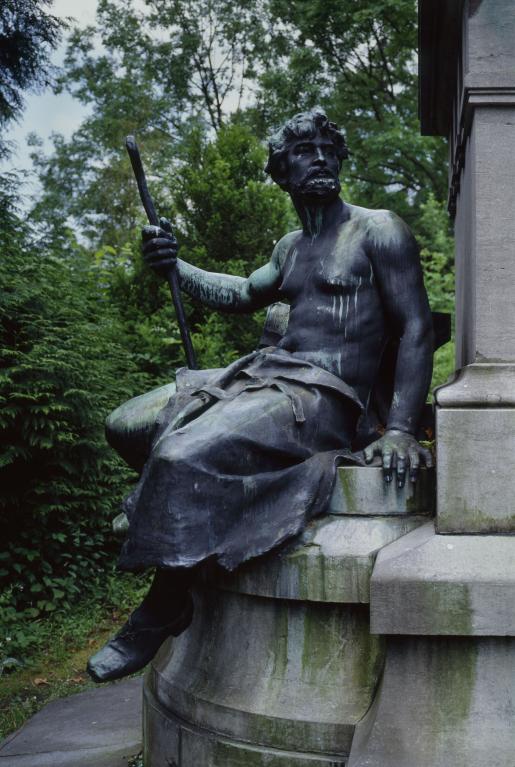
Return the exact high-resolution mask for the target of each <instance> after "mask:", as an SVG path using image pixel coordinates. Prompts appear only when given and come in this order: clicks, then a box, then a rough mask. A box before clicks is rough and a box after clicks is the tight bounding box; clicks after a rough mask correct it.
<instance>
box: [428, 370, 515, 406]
mask: <svg viewBox="0 0 515 767" xmlns="http://www.w3.org/2000/svg"><path fill="white" fill-rule="evenodd" d="M434 398H435V403H436V405H437V406H439V407H446V408H464V407H485V408H487V407H493V408H504V407H506V408H513V407H515V365H514V364H509V363H491V362H487V363H483V362H474V363H472V364H470V365H466V366H465V367H463V368H461V369H460V370H457V371H456V373H455V375H454V378H453V380H452V381H450V382H449V383H445V384H443V385H442V386H439V387H437V388H436V389H435V391H434Z"/></svg>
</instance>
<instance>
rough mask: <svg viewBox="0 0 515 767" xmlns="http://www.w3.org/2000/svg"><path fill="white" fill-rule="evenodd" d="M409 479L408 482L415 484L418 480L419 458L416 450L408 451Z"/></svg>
mask: <svg viewBox="0 0 515 767" xmlns="http://www.w3.org/2000/svg"><path fill="white" fill-rule="evenodd" d="M409 467H410V469H409V478H410V482H416V481H417V479H418V470H419V468H420V458H419V455H418V450H410V451H409Z"/></svg>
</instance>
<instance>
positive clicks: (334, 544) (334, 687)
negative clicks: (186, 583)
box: [145, 467, 432, 767]
mask: <svg viewBox="0 0 515 767" xmlns="http://www.w3.org/2000/svg"><path fill="white" fill-rule="evenodd" d="M340 471H343V472H345V474H346V476H347V477H349V476H352V474H353V473H357V474H359V477H358V479H357V480H356V481H355V483H354V487H355V488H356V492H355V493H354V496H353V497H354V498H355V499H356V498H358V499H359V498H361V501H359V502H358V503H357V505H356V503H353V504H349V505H348V506H347V508H346V510H344V509H343V507H342V505H340V513H339V514H337V515H333V514H331V515H327V516H325V517H321V518H319V519H317V520H314V521H313V522H312V523H311V524H310V525H309V526H308V527H307V529H306V530H305V532H304V533H303V535H302V536H300V537H299V539H297V540H295V541H293V542H292V543H290V544H289V545H288V546H285V547H283V548H282V549H281V550H280V551H275V552H271V553H270V554H269V555H267V556H265V557H261V558H260V559H259V560H255V561H254V562H251V563H249V564H247V565H246V566H244V567H241V568H239V569H238V571H237V572H236V573H235V574H233V575H231V576H228V575H225V576H221V575H220V574H219V573H215V574H214V575H213V576H212V577H206V578H205V581H204V583H203V584H201V585H199V589H198V591H197V593H196V610H195V617H194V621H193V624H192V626H191V627H190V629H189V630H188V631H187V632H185V633H184V634H183V635H182V636H181V637H179V638H178V639H177V640H174V641H172V642H170V643H167V644H166V645H165V646H164V647H163V648H162V650H161V652H160V654H159V655H158V656H157V658H156V659H155V660H154V662H153V664H152V666H151V669H150V671H149V674H148V676H147V679H146V683H145V689H146V702H145V743H146V746H145V749H146V760H147V761H146V766H147V767H167V765H169V764H170V763H174V764H176V765H177V767H193V765H195V767H196V765H202V767H251V765H256V767H258V766H259V767H260V766H261V765H263V767H265V765H266V767H270V766H271V765H274V766H275V765H277V767H304V765H306V767H307V766H308V765H309V767H311V766H312V767H318V765H320V767H326V766H327V767H329V765H331V766H332V767H335V765H342V766H343V765H345V762H346V758H347V755H348V752H349V748H350V744H351V741H352V737H353V734H354V729H355V726H356V724H357V722H359V721H360V720H361V718H362V717H363V716H364V714H365V712H366V711H367V710H368V708H369V706H370V704H371V702H372V699H373V694H374V691H375V690H376V688H377V684H378V681H379V676H380V673H381V669H382V665H383V660H384V658H383V640H382V639H381V638H380V637H377V636H371V634H370V630H369V611H368V606H367V602H368V600H369V582H370V575H371V572H372V568H373V565H374V561H375V558H376V555H377V552H378V551H379V550H380V549H381V548H382V547H383V546H385V545H386V544H388V543H390V542H391V541H393V540H396V539H397V538H399V537H400V536H403V535H405V534H406V533H407V532H409V531H411V530H413V529H415V528H416V527H417V526H420V525H422V524H424V523H425V522H426V521H427V519H428V517H427V514H424V513H421V512H423V511H427V510H428V509H430V508H431V502H430V501H428V499H427V494H430V493H431V489H432V485H431V479H430V478H427V474H429V472H428V473H426V480H425V482H424V481H423V485H422V490H419V491H418V493H417V494H415V495H414V494H413V493H412V492H411V488H410V489H406V490H405V491H404V494H403V498H401V501H400V503H398V504H394V503H393V502H392V498H391V496H390V495H387V494H385V492H384V491H383V480H382V475H381V470H380V469H376V468H370V467H369V468H361V467H350V468H345V469H342V470H340ZM367 476H368V477H369V478H370V481H371V482H372V484H373V486H374V487H375V488H376V496H375V497H374V493H372V494H370V493H369V494H368V500H367V496H366V493H365V490H364V483H365V481H366V477H367ZM393 490H394V492H395V488H393ZM364 498H365V501H366V502H363V499H364ZM383 500H384V502H385V503H386V504H387V506H388V507H389V508H390V509H392V513H391V514H390V515H389V516H388V515H386V514H384V508H383V506H382V504H383ZM351 508H352V509H358V511H359V513H356V514H354V515H351V513H350V511H351ZM367 508H368V511H367Z"/></svg>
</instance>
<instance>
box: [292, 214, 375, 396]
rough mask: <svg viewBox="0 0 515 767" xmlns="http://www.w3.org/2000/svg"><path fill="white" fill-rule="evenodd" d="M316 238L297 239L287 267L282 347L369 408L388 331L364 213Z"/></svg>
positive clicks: (353, 216) (294, 239) (351, 215)
mask: <svg viewBox="0 0 515 767" xmlns="http://www.w3.org/2000/svg"><path fill="white" fill-rule="evenodd" d="M347 210H348V211H349V213H350V217H349V218H348V219H347V220H344V221H343V222H340V223H337V224H336V225H335V226H334V227H332V228H331V229H330V230H329V231H327V232H324V233H323V234H321V235H318V236H316V237H313V238H310V237H307V236H306V235H304V234H303V233H302V232H299V233H297V234H295V235H291V236H290V237H291V243H290V245H289V247H288V249H287V252H286V255H285V257H284V262H283V265H282V270H281V271H282V274H281V277H282V280H281V285H280V287H279V294H280V295H281V297H284V298H285V299H287V300H288V301H289V303H290V306H291V308H290V318H289V323H288V329H287V332H286V334H285V336H284V337H283V339H282V341H281V342H280V344H279V346H281V347H282V348H284V349H287V350H288V351H291V352H293V353H294V354H295V355H296V356H299V357H302V358H303V359H306V360H309V361H310V362H313V363H314V364H316V365H319V366H320V367H323V368H325V369H326V370H329V371H330V372H331V373H334V374H335V375H337V376H339V377H340V378H342V379H343V380H344V381H345V382H346V383H348V384H349V385H351V386H352V387H354V389H355V390H356V392H357V393H358V395H359V397H360V399H361V401H362V402H363V403H366V401H367V399H368V395H369V392H370V388H371V386H372V384H373V382H374V379H375V376H376V371H377V367H378V364H379V361H380V357H381V351H382V347H383V343H384V338H385V333H386V328H385V315H384V310H383V307H382V305H381V299H380V295H379V291H378V286H377V281H376V278H375V275H374V269H373V265H372V261H371V260H370V257H369V252H368V251H369V248H370V243H369V242H368V240H367V227H366V217H365V216H364V212H363V209H361V208H355V207H354V206H348V207H347Z"/></svg>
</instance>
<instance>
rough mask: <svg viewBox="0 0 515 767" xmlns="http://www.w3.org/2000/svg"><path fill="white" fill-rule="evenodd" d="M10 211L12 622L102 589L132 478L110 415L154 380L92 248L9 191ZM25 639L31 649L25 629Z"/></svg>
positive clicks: (5, 493) (0, 315)
mask: <svg viewBox="0 0 515 767" xmlns="http://www.w3.org/2000/svg"><path fill="white" fill-rule="evenodd" d="M0 216H1V220H0V248H1V250H2V254H3V255H2V260H1V261H0V291H1V293H2V302H1V306H0V437H1V440H2V444H3V446H4V449H3V451H2V456H1V459H0V481H1V483H2V494H1V495H0V523H1V525H2V530H3V537H2V540H3V546H2V550H1V551H0V589H1V592H2V596H1V599H0V624H1V625H2V626H7V625H12V624H13V622H14V621H15V617H16V620H17V621H18V622H19V619H20V617H22V618H23V619H24V620H27V619H35V618H38V617H39V616H41V615H44V614H48V613H50V612H52V611H54V610H55V609H56V608H58V607H59V606H62V605H66V604H71V603H72V602H73V601H76V600H77V599H79V598H81V597H83V596H84V595H85V593H87V592H88V591H89V592H91V590H97V591H98V592H101V591H102V588H103V584H104V581H105V577H106V572H107V569H108V568H109V567H110V563H111V561H112V557H113V552H114V550H115V545H114V540H113V538H112V534H111V532H110V519H111V517H112V516H113V515H114V513H115V510H116V507H117V504H118V501H119V499H120V496H121V494H122V493H123V492H124V491H125V489H126V485H127V480H128V478H129V473H128V470H127V469H125V468H124V467H123V465H122V464H121V461H119V460H118V459H117V458H116V456H115V455H114V454H113V452H112V451H111V450H110V449H109V448H108V446H107V444H106V442H105V439H104V435H103V421H104V418H105V416H106V415H107V413H108V412H109V411H110V410H111V409H112V408H113V407H114V406H115V405H117V404H119V403H120V402H121V401H123V400H124V399H127V398H128V397H129V396H131V395H132V394H133V389H132V388H131V387H135V388H136V389H139V388H141V387H142V386H144V382H143V380H142V378H141V376H139V377H138V375H136V373H135V369H134V366H133V364H132V361H131V360H130V359H128V355H127V352H126V351H125V350H124V348H123V346H122V343H121V341H123V335H124V334H123V328H122V327H121V325H120V322H119V320H118V319H117V317H116V314H115V313H114V312H113V310H112V308H110V307H109V305H108V303H107V302H106V299H105V294H104V291H103V289H102V285H101V284H99V281H98V279H97V275H96V273H95V269H94V267H92V266H91V262H90V261H89V260H86V258H85V257H84V255H83V254H82V252H81V250H80V248H78V247H77V246H76V245H74V244H73V241H72V240H70V242H69V247H68V248H67V249H65V250H64V252H63V253H62V254H61V255H59V256H56V255H55V254H54V253H52V252H51V251H46V252H45V251H44V250H42V249H41V246H40V245H39V244H38V243H37V242H36V241H34V240H33V239H32V238H31V236H30V233H29V232H28V231H27V228H26V227H24V225H23V224H22V222H21V221H20V220H19V219H17V218H16V216H15V215H14V213H13V211H12V208H11V207H10V205H9V201H8V200H7V199H6V198H5V195H4V198H3V199H2V206H1V208H0ZM16 612H18V615H17V616H16ZM20 612H21V616H20ZM16 643H17V646H18V647H19V648H23V638H22V635H21V634H20V635H17V636H16Z"/></svg>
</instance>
